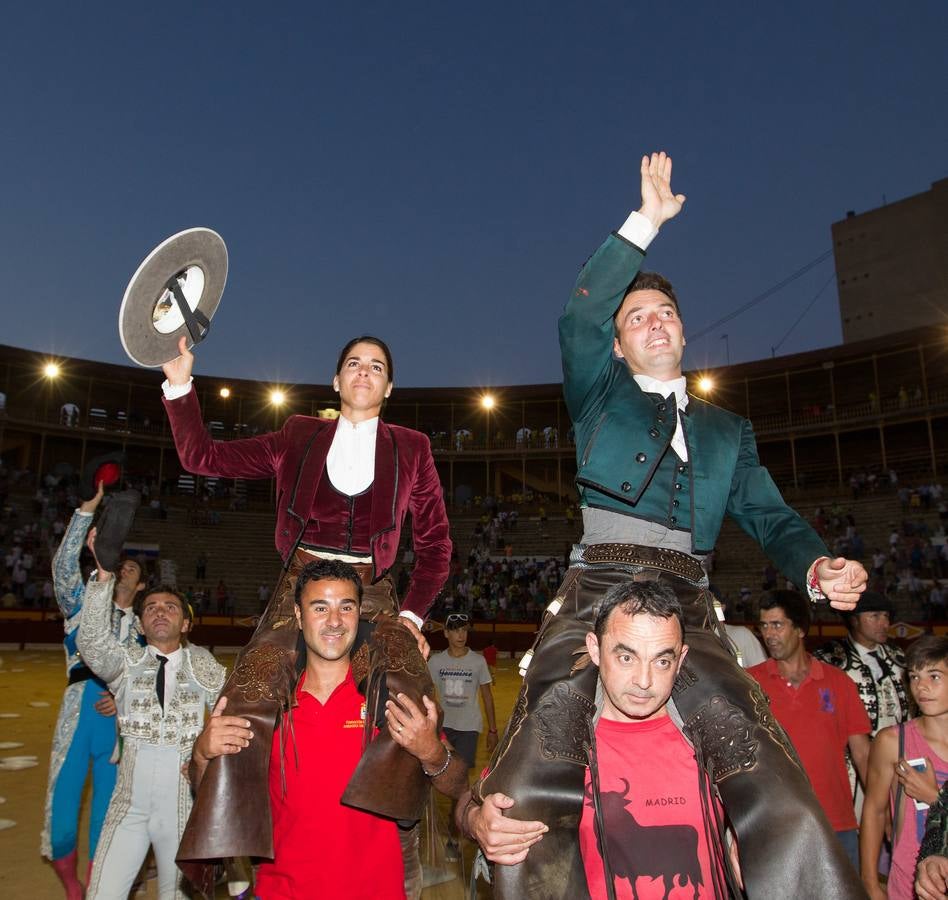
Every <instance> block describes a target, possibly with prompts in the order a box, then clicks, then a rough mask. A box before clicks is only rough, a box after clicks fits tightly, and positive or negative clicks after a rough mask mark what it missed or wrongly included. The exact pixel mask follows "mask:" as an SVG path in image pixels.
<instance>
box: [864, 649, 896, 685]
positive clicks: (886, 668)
mask: <svg viewBox="0 0 948 900" xmlns="http://www.w3.org/2000/svg"><path fill="white" fill-rule="evenodd" d="M869 655H870V656H871V657H872V658H873V659H874V660H875V661H876V662H877V663H879V668H880V669H882V678H880V679H879V680H880V681H884V680H885V679H886V678H891V677H892V675H893V674H894V673H893V672H892V667H891V666H890V665H889V662H888V660H887V659H886V658H885V657H884V656H883V655H882V654H881V653H880V652H879V651H878V650H873V651H872V652H871V653H870V654H869Z"/></svg>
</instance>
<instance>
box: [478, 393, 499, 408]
mask: <svg viewBox="0 0 948 900" xmlns="http://www.w3.org/2000/svg"><path fill="white" fill-rule="evenodd" d="M495 402H496V401H495V400H494V395H493V394H484V396H483V397H481V406H483V407H484V409H493V408H494V403H495Z"/></svg>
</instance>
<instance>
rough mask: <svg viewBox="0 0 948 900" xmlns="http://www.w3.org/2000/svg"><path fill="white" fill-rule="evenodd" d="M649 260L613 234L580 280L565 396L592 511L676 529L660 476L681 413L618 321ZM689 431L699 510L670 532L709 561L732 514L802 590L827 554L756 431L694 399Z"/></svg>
mask: <svg viewBox="0 0 948 900" xmlns="http://www.w3.org/2000/svg"><path fill="white" fill-rule="evenodd" d="M644 256H645V254H644V253H643V252H642V251H641V250H640V249H639V248H638V247H636V246H634V245H633V244H631V243H629V242H628V241H626V240H624V239H623V238H621V237H619V236H618V235H610V236H609V237H608V238H607V239H606V241H605V243H603V244H602V246H601V247H600V248H599V249H598V250H597V251H596V253H594V254H593V256H592V257H590V259H589V260H588V262H587V263H586V265H585V266H584V267H583V270H582V271H581V272H580V274H579V278H578V279H577V281H576V285H575V287H574V289H573V293H572V295H571V296H570V299H569V302H568V303H567V305H566V311H565V312H564V314H563V316H562V317H561V318H560V322H559V331H560V348H561V350H562V354H563V393H564V395H565V398H566V405H567V408H568V409H569V413H570V416H571V417H572V419H573V425H574V429H575V433H576V448H577V450H576V454H577V459H576V468H577V474H576V483H577V487H578V488H579V492H580V496H581V497H582V498H583V501H584V503H585V504H586V505H588V506H594V507H599V508H604V509H608V510H612V511H615V512H620V513H625V514H627V515H631V516H636V517H639V518H646V519H650V520H652V521H665V522H666V524H668V523H669V522H670V520H669V519H668V518H667V516H668V509H669V496H668V493H669V490H670V489H671V487H672V486H671V484H670V483H669V482H667V481H666V480H665V479H664V478H662V479H657V478H656V477H655V476H656V473H657V472H659V471H660V470H661V469H662V468H667V467H668V462H669V460H668V458H667V457H666V454H673V451H671V450H669V446H670V443H671V439H672V436H673V435H674V433H675V426H676V412H677V410H676V407H675V405H674V403H673V402H672V401H671V399H669V401H667V402H666V401H665V400H664V398H662V397H661V396H659V395H658V394H648V393H645V392H644V391H643V390H642V389H641V388H640V387H639V386H638V384H637V383H636V381H635V379H634V378H633V377H632V375H631V373H630V372H629V370H628V368H627V367H626V365H625V363H624V362H623V361H621V360H616V359H615V357H614V355H613V336H614V331H613V324H612V317H613V315H614V314H615V312H616V310H617V309H618V308H619V306H620V304H621V303H622V299H623V297H624V296H625V292H626V290H627V289H628V286H629V284H630V283H631V281H632V279H633V278H634V277H635V275H636V273H637V272H638V270H639V267H640V266H641V264H642V260H643V258H644ZM682 425H683V430H684V433H685V440H686V443H687V446H688V465H687V466H686V467H682V468H683V469H684V470H685V474H684V476H683V477H686V478H687V479H688V485H687V489H688V491H689V495H690V496H689V500H690V503H688V504H683V506H684V508H686V509H687V513H688V514H687V515H686V516H685V518H686V519H687V521H682V522H674V523H671V527H675V528H678V529H681V530H687V531H690V532H691V538H692V549H693V550H694V551H695V552H696V553H706V552H708V551H710V550H711V549H713V547H714V545H715V542H716V540H717V537H718V534H719V532H720V530H721V525H722V523H723V521H724V516H725V515H729V516H730V517H731V518H732V519H734V520H735V521H736V522H737V523H738V524H739V525H740V526H741V528H743V529H744V531H746V532H747V533H748V534H749V535H750V536H751V537H752V538H754V540H756V541H757V542H758V543H759V544H760V545H761V547H762V548H763V549H764V552H765V553H766V554H767V555H768V556H769V557H770V558H771V559H772V560H773V561H774V563H776V565H777V566H778V567H779V568H780V570H781V571H782V572H783V573H784V574H785V575H787V576H788V577H789V578H791V579H792V580H793V581H794V582H795V583H796V584H797V585H799V586H800V587H801V588H802V587H803V586H804V584H805V581H806V572H807V570H808V569H809V567H810V565H811V564H812V563H813V561H814V560H815V559H816V558H817V557H820V556H826V555H828V551H827V549H826V546H825V545H824V544H823V542H822V541H821V540H820V538H819V536H818V535H817V534H816V532H815V531H814V530H813V529H812V528H811V527H810V526H809V525H808V524H807V523H806V522H805V521H804V520H803V519H802V518H801V517H800V516H799V515H798V514H797V513H796V512H794V511H793V510H792V509H790V507H789V506H787V504H786V503H785V502H784V500H783V497H781V495H780V491H779V490H778V489H777V486H776V485H775V484H774V482H773V479H772V478H771V477H770V473H769V472H768V471H767V470H766V469H765V468H764V467H763V466H762V465H761V464H760V460H759V458H758V455H757V443H756V441H755V439H754V431H753V428H752V427H751V423H750V422H749V421H748V420H747V419H744V418H742V417H741V416H738V415H736V414H734V413H731V412H728V411H727V410H724V409H721V408H720V407H717V406H714V405H712V404H710V403H707V402H705V401H703V400H701V399H699V398H697V397H694V396H692V395H689V398H688V407H687V411H686V412H685V413H684V414H683V415H682ZM663 461H664V462H663ZM679 471H680V470H679ZM656 482H660V483H659V484H656ZM681 487H682V488H684V487H685V485H684V484H682V485H681ZM688 507H690V509H688Z"/></svg>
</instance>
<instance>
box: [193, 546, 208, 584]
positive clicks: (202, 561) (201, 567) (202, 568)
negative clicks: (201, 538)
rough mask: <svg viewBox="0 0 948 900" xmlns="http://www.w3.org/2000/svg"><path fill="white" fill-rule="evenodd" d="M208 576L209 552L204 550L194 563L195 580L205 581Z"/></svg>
mask: <svg viewBox="0 0 948 900" xmlns="http://www.w3.org/2000/svg"><path fill="white" fill-rule="evenodd" d="M206 577H207V554H206V553H205V552H204V551H203V550H202V551H201V552H200V553H199V554H198V557H197V561H196V562H195V564H194V580H195V581H204V579H205V578H206Z"/></svg>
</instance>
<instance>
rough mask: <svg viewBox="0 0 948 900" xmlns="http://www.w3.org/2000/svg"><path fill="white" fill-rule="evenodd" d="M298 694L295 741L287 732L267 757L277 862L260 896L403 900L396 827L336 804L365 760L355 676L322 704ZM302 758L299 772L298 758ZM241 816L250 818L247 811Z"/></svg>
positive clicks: (264, 869)
mask: <svg viewBox="0 0 948 900" xmlns="http://www.w3.org/2000/svg"><path fill="white" fill-rule="evenodd" d="M305 679H306V673H305V672H304V673H303V676H302V678H300V683H299V686H298V687H297V689H296V697H297V701H298V703H299V705H298V706H297V707H296V708H295V709H294V710H293V732H295V735H296V752H295V753H294V750H293V739H292V736H291V733H290V732H289V729H286V733H285V734H284V740H283V756H284V758H283V764H284V772H285V774H286V794H285V795H284V793H283V785H282V779H281V776H280V738H279V733H276V734H274V737H273V748H272V750H271V753H270V812H271V814H272V816H273V850H274V859H273V862H266V863H263V864H262V865H261V866H260V870H259V873H258V876H257V884H256V887H255V894H256V896H258V897H261V898H263V900H311V898H314V897H327V898H328V897H345V898H347V900H404V897H405V887H404V870H403V864H402V852H401V844H400V842H399V839H398V831H397V828H396V825H395V823H394V822H393V821H391V820H390V819H383V818H380V817H379V816H374V815H372V814H371V813H366V812H362V811H361V810H358V809H352V808H351V807H348V806H343V805H342V804H341V803H340V802H339V798H340V797H341V796H342V794H343V791H344V790H345V788H346V784H347V783H348V781H349V779H350V777H351V776H352V773H353V771H355V767H356V766H357V765H358V763H359V759H360V757H361V756H362V728H363V717H364V716H365V698H364V697H363V696H362V695H361V694H360V693H359V692H358V690H357V689H356V685H355V682H354V681H353V680H352V673H351V672H350V673H349V674H348V675H347V677H346V680H345V681H344V682H343V683H342V684H340V685H339V687H337V688H336V689H335V690H334V691H333V692H332V694H331V695H330V697H329V699H328V700H327V701H326V703H325V704H322V703H320V702H319V701H318V700H317V699H316V698H315V697H314V696H313V695H312V694H308V693H306V692H305V691H304V690H303V683H304V681H305ZM297 757H299V768H297V765H296V758H297ZM243 814H244V815H252V814H253V812H252V810H246V811H244V812H243Z"/></svg>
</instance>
